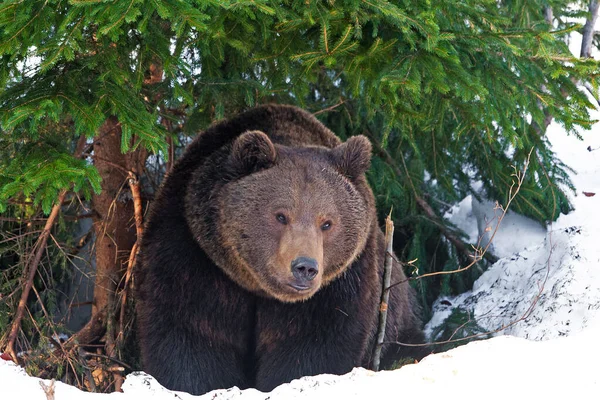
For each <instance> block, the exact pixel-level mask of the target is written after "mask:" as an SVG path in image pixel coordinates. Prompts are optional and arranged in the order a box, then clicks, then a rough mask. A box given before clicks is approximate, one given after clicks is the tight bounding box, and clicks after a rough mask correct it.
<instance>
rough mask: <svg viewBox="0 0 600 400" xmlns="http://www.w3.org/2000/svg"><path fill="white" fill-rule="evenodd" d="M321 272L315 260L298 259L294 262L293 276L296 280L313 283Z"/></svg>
mask: <svg viewBox="0 0 600 400" xmlns="http://www.w3.org/2000/svg"><path fill="white" fill-rule="evenodd" d="M318 272H319V263H318V262H317V260H315V259H314V258H308V257H298V258H296V259H295V260H294V261H292V274H294V276H295V277H296V279H299V280H303V281H312V280H313V279H314V277H315V276H317V273H318Z"/></svg>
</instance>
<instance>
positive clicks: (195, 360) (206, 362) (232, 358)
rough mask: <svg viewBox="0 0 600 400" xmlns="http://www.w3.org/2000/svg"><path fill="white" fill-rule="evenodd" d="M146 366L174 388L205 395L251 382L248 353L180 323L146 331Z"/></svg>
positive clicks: (148, 371) (242, 386)
mask: <svg viewBox="0 0 600 400" xmlns="http://www.w3.org/2000/svg"><path fill="white" fill-rule="evenodd" d="M144 336H145V337H144V340H145V342H146V344H147V346H148V348H146V349H144V351H143V361H144V370H145V371H146V372H147V373H149V374H150V375H152V376H153V377H155V378H156V379H157V380H158V382H159V383H160V384H161V385H163V386H165V387H166V388H168V389H171V390H178V391H184V392H188V393H191V394H194V395H201V394H204V393H206V392H209V391H211V390H215V389H225V388H230V387H233V386H237V387H240V388H245V387H249V386H251V383H250V381H249V379H248V377H247V374H246V364H247V363H246V360H245V355H244V354H243V353H242V352H241V351H240V349H238V348H235V347H233V346H231V345H229V344H226V343H223V342H220V341H218V340H215V339H214V338H209V337H206V336H201V335H196V334H194V333H192V332H191V331H190V330H189V329H181V328H180V327H178V326H177V324H171V325H170V326H169V325H164V329H150V330H148V331H147V332H146V333H145V334H144Z"/></svg>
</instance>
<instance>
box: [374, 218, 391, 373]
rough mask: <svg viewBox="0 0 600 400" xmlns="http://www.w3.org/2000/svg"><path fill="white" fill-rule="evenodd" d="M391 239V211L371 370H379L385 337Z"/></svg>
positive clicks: (386, 225)
mask: <svg viewBox="0 0 600 400" xmlns="http://www.w3.org/2000/svg"><path fill="white" fill-rule="evenodd" d="M393 241H394V222H393V221H392V212H391V211H390V213H389V215H388V216H387V218H386V219H385V263H384V269H383V271H384V272H383V288H382V289H383V291H382V293H381V304H380V305H379V328H378V330H377V343H376V344H375V350H374V353H373V371H379V364H380V362H381V350H382V349H383V340H384V338H385V327H386V325H387V310H388V301H389V299H390V281H391V279H392V263H393V257H392V254H393V251H394V249H393Z"/></svg>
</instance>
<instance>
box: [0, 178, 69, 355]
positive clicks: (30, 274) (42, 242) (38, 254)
mask: <svg viewBox="0 0 600 400" xmlns="http://www.w3.org/2000/svg"><path fill="white" fill-rule="evenodd" d="M66 195H67V191H66V190H63V191H61V192H60V194H59V195H58V199H57V201H56V203H55V204H54V206H53V207H52V211H51V212H50V216H49V217H48V220H47V221H46V224H45V225H44V229H43V230H42V233H41V234H40V236H39V237H38V239H37V242H36V243H35V254H34V256H33V258H32V259H31V260H32V261H31V263H28V266H27V268H26V269H25V271H24V275H25V273H27V280H26V281H25V287H24V288H23V292H22V293H21V299H20V300H19V305H18V307H17V312H16V314H15V318H14V320H13V323H12V326H11V328H10V333H9V335H8V344H7V346H6V352H7V353H8V354H9V355H10V356H11V358H12V359H13V361H14V362H15V363H18V362H19V360H18V358H17V353H16V351H15V340H16V339H17V335H18V334H19V330H20V329H21V320H22V319H23V314H24V313H25V307H26V306H27V298H28V297H29V292H30V291H31V287H32V286H33V279H34V278H35V274H36V272H37V268H38V265H39V263H40V260H41V259H42V255H43V254H44V249H45V248H46V243H47V242H48V236H50V230H51V229H52V226H53V225H54V222H55V221H56V218H57V217H58V214H59V213H60V207H61V204H62V202H63V200H64V199H65V196H66Z"/></svg>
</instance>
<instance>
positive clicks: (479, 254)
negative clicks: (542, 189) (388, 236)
mask: <svg viewBox="0 0 600 400" xmlns="http://www.w3.org/2000/svg"><path fill="white" fill-rule="evenodd" d="M532 153H533V148H532V149H531V150H530V151H529V155H528V156H527V161H526V162H525V166H524V167H523V170H522V171H519V170H517V169H516V168H515V172H514V173H513V174H512V176H514V177H515V179H516V181H513V183H512V185H511V186H510V189H509V191H508V192H509V197H508V201H507V202H506V205H505V206H504V207H503V206H502V205H500V204H498V203H496V208H498V209H500V210H501V211H502V214H500V216H499V217H498V221H497V223H496V227H495V228H494V231H493V232H492V235H491V236H490V238H489V240H488V242H487V244H486V245H485V247H483V248H482V247H481V246H479V245H478V246H477V247H475V246H473V251H474V253H473V255H472V258H473V260H472V261H471V262H470V263H469V264H468V265H466V266H464V267H461V268H457V269H454V270H451V271H436V272H430V273H427V274H423V275H419V276H415V277H410V278H407V279H404V280H402V281H400V282H396V283H394V284H392V285H391V287H394V286H397V285H399V284H401V283H404V282H406V281H409V280H418V279H423V278H428V277H431V276H436V275H448V274H456V273H459V272H463V271H466V270H468V269H469V268H471V267H472V266H473V265H475V264H477V262H479V261H480V260H481V259H483V257H484V256H485V254H487V251H488V249H489V248H490V246H491V245H492V242H493V241H494V238H495V237H496V234H497V233H498V230H499V228H500V224H501V223H502V221H503V220H504V217H505V216H506V213H507V212H508V209H509V208H510V205H511V204H512V202H513V200H514V199H515V198H516V197H517V194H518V193H519V191H520V190H521V186H522V185H523V182H524V180H525V174H526V172H527V168H528V167H529V160H530V159H531V154H532ZM480 240H481V238H480Z"/></svg>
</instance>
